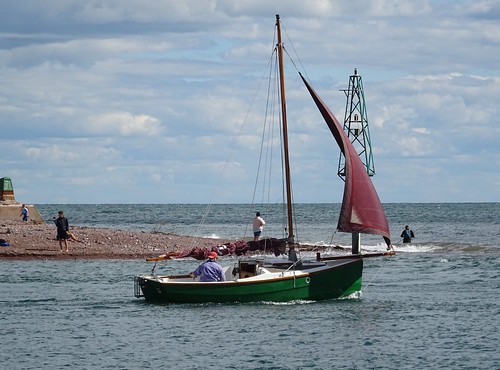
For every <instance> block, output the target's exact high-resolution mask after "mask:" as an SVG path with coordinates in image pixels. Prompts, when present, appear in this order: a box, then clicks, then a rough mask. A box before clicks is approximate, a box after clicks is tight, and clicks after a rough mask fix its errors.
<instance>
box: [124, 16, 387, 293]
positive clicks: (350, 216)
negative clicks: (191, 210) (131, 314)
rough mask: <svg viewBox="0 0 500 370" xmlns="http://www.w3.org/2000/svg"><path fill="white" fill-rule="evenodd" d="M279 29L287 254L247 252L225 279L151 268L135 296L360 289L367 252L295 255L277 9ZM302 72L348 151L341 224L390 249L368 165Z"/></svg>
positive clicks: (280, 48) (137, 284)
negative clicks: (276, 256) (156, 271)
mask: <svg viewBox="0 0 500 370" xmlns="http://www.w3.org/2000/svg"><path fill="white" fill-rule="evenodd" d="M276 35H277V38H276V39H277V43H276V48H275V50H274V51H275V52H276V54H277V61H278V71H279V73H278V74H279V90H280V91H279V96H280V101H281V119H280V122H281V125H282V127H281V130H282V131H281V132H282V139H283V140H282V151H283V157H284V165H283V166H284V168H283V173H284V174H285V187H286V192H285V197H286V201H285V203H286V213H287V220H288V225H287V227H286V231H287V233H288V235H287V236H286V237H285V238H281V239H280V240H279V241H280V243H283V245H285V247H286V249H287V254H288V260H287V261H276V260H274V261H273V260H267V259H264V258H244V259H241V260H239V261H237V262H236V263H234V264H233V265H232V266H226V267H224V271H223V273H224V277H225V281H211V282H201V281H199V280H198V278H193V277H192V276H191V275H169V276H161V275H155V274H154V269H153V272H152V273H151V274H150V275H141V276H136V277H135V289H134V290H135V296H136V297H138V298H139V297H144V298H145V300H146V301H148V302H158V303H205V302H217V303H220V302H254V301H271V302H286V301H294V300H312V301H316V300H324V299H333V298H342V297H348V296H350V295H352V294H354V293H356V292H359V291H360V290H361V285H362V275H363V258H365V257H366V256H363V255H361V254H355V255H349V256H343V257H341V258H321V256H319V255H318V256H317V258H316V260H313V261H308V260H303V259H302V258H300V257H297V253H296V248H299V247H300V246H299V245H298V244H297V243H296V240H295V234H294V214H293V202H292V198H293V197H292V191H291V189H292V186H291V173H290V157H289V147H288V126H287V125H288V123H287V118H286V117H287V115H286V101H285V100H286V99H285V96H286V94H285V78H284V66H283V56H284V47H283V42H282V37H281V21H280V17H279V15H277V16H276ZM299 75H300V77H301V79H302V81H303V83H304V85H305V87H306V89H307V90H308V91H309V93H310V95H311V97H312V100H313V101H314V102H315V104H316V106H317V108H318V110H319V112H320V113H321V115H322V117H323V119H324V121H325V123H326V124H327V126H328V127H329V129H330V131H331V133H332V135H333V137H334V139H335V141H336V142H337V144H338V146H339V148H340V150H341V151H342V153H343V155H344V156H345V162H346V163H345V179H344V181H345V185H344V196H343V201H342V207H341V211H340V215H339V221H338V225H337V230H338V231H341V232H347V233H353V234H355V235H356V234H359V233H361V234H363V233H364V234H374V235H380V236H382V237H383V238H384V240H385V242H386V244H387V247H388V249H390V246H391V242H390V234H389V226H388V223H387V218H386V216H385V212H384V209H383V207H382V204H381V202H380V199H379V197H378V195H377V192H376V191H375V188H374V186H373V183H372V182H371V179H370V177H369V176H368V174H367V172H366V168H365V166H364V165H363V163H362V162H361V160H360V159H359V157H358V154H357V152H356V149H355V148H354V147H353V145H352V143H351V142H350V140H349V138H348V137H347V135H346V134H345V133H344V131H343V129H342V126H341V125H340V124H339V122H338V120H337V118H336V117H335V116H334V115H333V113H332V112H331V111H330V109H329V108H328V107H327V106H326V104H325V103H324V102H323V101H322V100H321V98H320V97H319V95H318V94H317V93H316V92H315V90H314V89H313V88H312V86H311V85H310V83H309V82H308V81H307V80H306V79H305V78H304V77H303V76H302V74H301V73H300V72H299ZM264 242H265V240H264ZM388 254H392V252H388ZM382 255H386V254H385V253H383V254H382ZM175 257H176V256H175V255H165V256H162V257H160V258H158V259H169V258H175ZM158 259H156V260H158Z"/></svg>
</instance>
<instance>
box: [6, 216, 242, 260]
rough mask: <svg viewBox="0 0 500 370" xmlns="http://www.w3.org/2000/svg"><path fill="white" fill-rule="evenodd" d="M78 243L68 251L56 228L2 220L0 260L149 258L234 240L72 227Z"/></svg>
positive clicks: (72, 243)
mask: <svg viewBox="0 0 500 370" xmlns="http://www.w3.org/2000/svg"><path fill="white" fill-rule="evenodd" d="M70 232H71V233H73V234H74V235H75V236H76V238H77V239H78V241H73V240H71V239H70V240H68V249H69V251H68V252H63V251H61V250H60V248H59V241H58V240H57V239H56V228H55V226H53V225H49V224H46V223H34V222H27V223H26V222H22V221H11V220H0V239H4V240H6V241H7V242H8V243H9V244H10V246H0V261H2V260H29V259H52V260H68V259H146V258H150V257H156V256H159V255H162V254H166V253H171V252H180V251H183V250H185V249H188V248H193V247H213V246H217V245H219V244H223V243H226V242H234V240H225V239H213V238H202V237H193V236H182V235H176V234H172V233H162V232H158V231H150V232H146V231H124V230H116V229H107V228H95V227H86V226H82V227H80V226H71V227H70Z"/></svg>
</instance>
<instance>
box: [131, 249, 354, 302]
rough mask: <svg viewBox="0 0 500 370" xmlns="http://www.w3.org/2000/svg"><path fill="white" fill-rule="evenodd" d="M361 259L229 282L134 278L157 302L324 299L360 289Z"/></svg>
mask: <svg viewBox="0 0 500 370" xmlns="http://www.w3.org/2000/svg"><path fill="white" fill-rule="evenodd" d="M362 273H363V260H362V259H361V258H357V259H352V260H348V261H342V262H340V263H339V262H336V263H329V264H326V265H325V266H324V267H321V268H315V269H311V271H308V270H302V271H301V272H297V274H296V275H295V276H282V277H277V276H275V277H273V278H264V277H265V276H263V278H262V279H239V280H237V281H229V282H215V283H214V282H211V283H198V282H188V281H185V282H179V281H170V280H168V281H166V282H165V281H162V280H161V279H157V278H155V277H145V276H138V277H136V284H137V285H138V287H140V290H141V291H142V294H143V296H144V298H145V299H146V301H148V302H156V303H205V302H216V303H219V302H258V301H270V302H286V301H293V300H314V301H316V300H323V299H331V298H340V297H345V296H348V295H350V294H352V293H355V292H357V291H360V290H361V279H362Z"/></svg>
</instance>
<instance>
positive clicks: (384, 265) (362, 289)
mask: <svg viewBox="0 0 500 370" xmlns="http://www.w3.org/2000/svg"><path fill="white" fill-rule="evenodd" d="M388 262H389V259H388V258H386V261H384V262H383V264H382V266H380V268H379V269H378V270H377V272H375V274H374V275H373V276H372V278H371V279H370V281H369V282H368V283H367V284H366V285H365V287H364V288H361V292H364V291H365V290H366V288H368V287H369V286H370V285H371V283H372V282H373V280H375V278H376V277H377V276H378V274H379V273H380V272H382V270H384V269H385V268H386V266H387V263H388Z"/></svg>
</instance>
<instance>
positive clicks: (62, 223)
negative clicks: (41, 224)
mask: <svg viewBox="0 0 500 370" xmlns="http://www.w3.org/2000/svg"><path fill="white" fill-rule="evenodd" d="M54 223H55V224H56V226H57V239H67V238H68V231H69V224H68V219H67V218H66V217H58V218H56V219H55V220H54Z"/></svg>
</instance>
